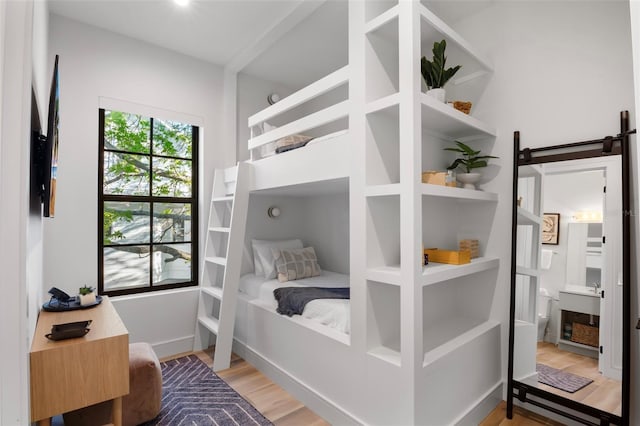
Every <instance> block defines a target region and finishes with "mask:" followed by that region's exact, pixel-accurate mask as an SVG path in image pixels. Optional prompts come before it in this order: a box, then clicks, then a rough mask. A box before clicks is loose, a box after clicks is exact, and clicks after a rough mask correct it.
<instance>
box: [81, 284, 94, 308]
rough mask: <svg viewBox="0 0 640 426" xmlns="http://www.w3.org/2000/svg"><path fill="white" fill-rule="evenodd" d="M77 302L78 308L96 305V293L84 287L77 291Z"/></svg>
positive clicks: (90, 288) (91, 288) (92, 289)
mask: <svg viewBox="0 0 640 426" xmlns="http://www.w3.org/2000/svg"><path fill="white" fill-rule="evenodd" d="M78 300H79V302H80V306H87V305H93V304H94V303H96V291H95V289H94V288H93V287H89V286H87V285H84V286H82V287H80V288H79V289H78Z"/></svg>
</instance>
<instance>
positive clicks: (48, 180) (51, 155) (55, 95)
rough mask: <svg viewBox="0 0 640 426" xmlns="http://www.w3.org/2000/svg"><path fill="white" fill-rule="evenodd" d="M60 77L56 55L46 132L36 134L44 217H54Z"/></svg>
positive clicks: (39, 189) (37, 165) (39, 182)
mask: <svg viewBox="0 0 640 426" xmlns="http://www.w3.org/2000/svg"><path fill="white" fill-rule="evenodd" d="M59 82H60V78H59V74H58V55H56V58H55V62H54V66H53V78H52V80H51V92H50V93H49V110H48V119H47V134H46V136H44V135H38V137H37V140H36V151H37V155H36V162H37V164H36V167H37V175H38V178H37V180H38V182H37V187H38V191H39V192H40V196H41V199H42V202H43V203H44V208H43V211H42V215H43V216H44V217H54V216H55V212H56V183H57V177H58V176H57V175H58V139H59V133H58V130H59V126H60V115H59V114H60V84H59Z"/></svg>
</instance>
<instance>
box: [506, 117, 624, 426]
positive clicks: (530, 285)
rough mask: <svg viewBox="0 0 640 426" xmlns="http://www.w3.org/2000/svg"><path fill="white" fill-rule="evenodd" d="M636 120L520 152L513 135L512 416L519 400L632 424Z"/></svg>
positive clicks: (545, 409)
mask: <svg viewBox="0 0 640 426" xmlns="http://www.w3.org/2000/svg"><path fill="white" fill-rule="evenodd" d="M627 117H628V116H627V115H625V113H624V112H623V113H622V114H621V132H620V134H619V135H618V136H616V137H607V138H604V139H600V140H593V141H585V142H577V143H570V144H564V145H558V146H554V147H545V148H537V149H524V150H521V149H520V135H519V132H516V133H515V135H514V140H515V156H514V164H515V166H514V193H513V196H514V208H513V241H512V284H511V310H510V315H511V327H510V334H509V346H510V359H509V384H508V387H509V390H508V399H507V417H508V418H511V416H512V413H513V403H514V399H515V400H516V401H517V403H520V404H523V405H524V406H525V407H526V408H528V409H533V410H534V411H538V410H542V413H543V414H547V415H549V414H550V413H553V414H555V415H561V416H562V417H564V418H566V419H570V420H572V421H574V422H576V423H582V424H587V425H609V424H616V425H618V424H619V425H626V424H628V418H629V358H628V352H629V335H630V316H629V308H630V305H629V303H630V302H629V300H630V299H629V241H628V239H629V237H628V235H629V215H628V214H624V212H629V211H630V210H629V209H630V207H629V195H628V194H629V186H628V185H629V177H628V176H629V169H628V154H627V150H628V141H629V135H630V134H632V133H635V131H628V118H627ZM545 220H547V222H545ZM549 221H552V222H553V223H551V222H549ZM550 242H551V243H550ZM552 417H553V415H552Z"/></svg>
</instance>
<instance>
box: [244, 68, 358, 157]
mask: <svg viewBox="0 0 640 426" xmlns="http://www.w3.org/2000/svg"><path fill="white" fill-rule="evenodd" d="M348 81H349V66H348V65H347V66H344V67H342V68H340V69H339V70H337V71H334V72H332V73H331V74H329V75H327V76H326V77H323V78H321V79H320V80H318V81H316V82H314V83H311V84H310V85H308V86H306V87H304V88H302V89H300V90H298V91H297V92H295V93H293V94H291V95H289V96H287V97H286V98H284V99H282V100H281V101H279V102H278V103H276V104H273V105H271V106H270V107H268V108H265V109H263V110H262V111H260V112H258V113H256V114H254V115H252V116H251V117H249V120H248V124H249V128H250V129H251V128H253V127H255V126H261V125H262V124H263V123H264V122H266V121H267V120H270V119H272V118H273V117H276V116H278V115H280V114H282V113H284V112H286V111H289V110H291V109H293V108H295V107H297V106H299V105H302V104H304V103H305V102H308V101H311V100H313V99H315V98H317V97H319V96H321V95H323V94H325V93H327V92H329V91H331V90H332V89H335V88H336V87H339V86H342V85H343V84H345V83H347V82H348ZM348 104H349V101H348V100H345V101H342V102H339V103H337V104H335V105H331V106H329V107H327V108H325V109H323V110H320V111H317V112H314V113H312V114H309V115H307V116H305V117H302V118H300V119H298V120H295V121H292V122H290V123H287V124H285V125H283V126H280V127H278V128H276V129H273V130H271V131H268V132H265V133H263V134H261V135H258V136H255V137H252V138H251V139H249V144H248V148H249V150H252V149H256V148H259V147H261V146H262V145H265V144H267V143H269V142H273V141H276V140H278V139H280V138H283V137H286V136H289V135H293V134H296V133H300V132H304V131H307V130H309V129H313V128H316V127H319V126H322V125H325V124H328V123H331V122H333V121H336V120H338V119H341V118H344V117H347V116H348V114H349V109H348Z"/></svg>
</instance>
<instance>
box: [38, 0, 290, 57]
mask: <svg viewBox="0 0 640 426" xmlns="http://www.w3.org/2000/svg"><path fill="white" fill-rule="evenodd" d="M301 2H302V0H191V2H190V3H189V4H188V5H187V6H186V7H182V6H179V5H177V4H176V3H175V2H174V1H173V0H144V1H141V0H130V1H127V0H49V10H50V11H51V12H52V13H55V14H58V15H62V16H66V17H68V18H71V19H74V20H77V21H80V22H84V23H87V24H90V25H94V26H96V27H100V28H104V29H106V30H109V31H113V32H115V33H119V34H123V35H126V36H129V37H132V38H135V39H139V40H143V41H146V42H149V43H152V44H155V45H158V46H162V47H165V48H167V49H171V50H175V51H177V52H180V53H183V54H185V55H189V56H193V57H196V58H199V59H202V60H205V61H208V62H212V63H215V64H219V65H225V64H227V63H228V62H229V61H231V59H232V58H233V57H234V56H235V55H237V54H238V53H239V52H241V51H242V50H243V49H246V48H247V47H249V46H251V45H252V44H253V43H254V42H255V41H256V40H258V39H260V38H261V37H262V36H263V35H264V34H265V32H267V30H269V28H270V27H272V26H273V25H274V24H275V23H277V22H279V21H280V20H282V19H283V18H284V17H285V16H287V15H289V14H290V13H291V12H292V11H293V10H294V9H295V8H296V6H298V5H299V4H300V3H301Z"/></svg>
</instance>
